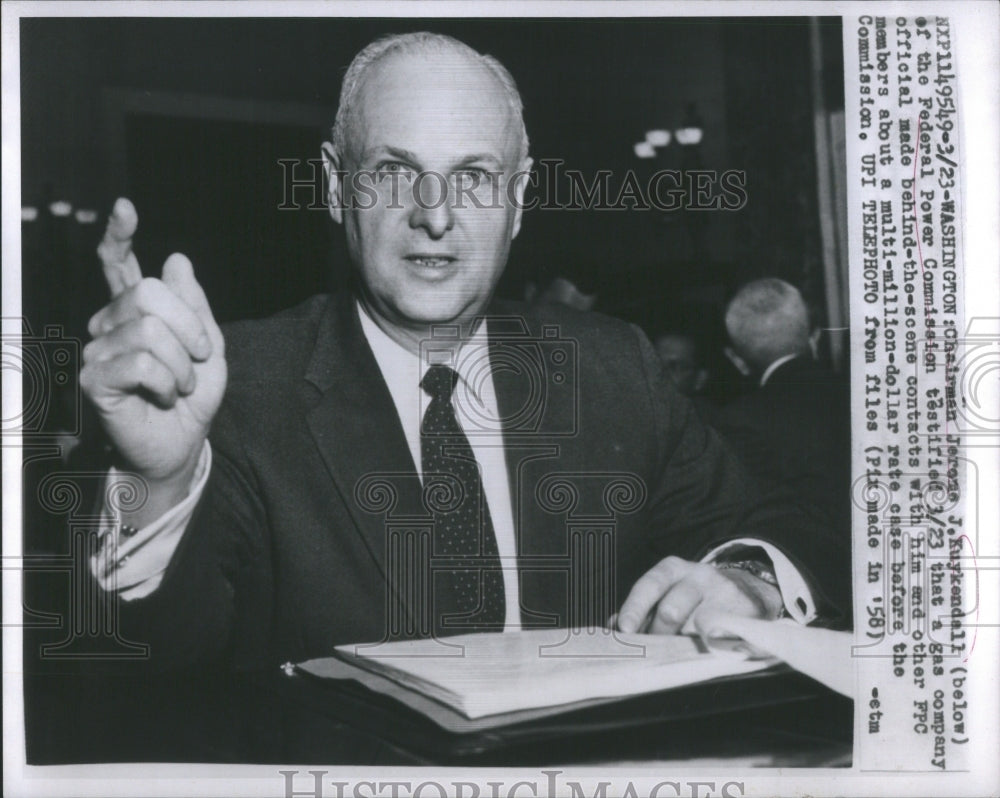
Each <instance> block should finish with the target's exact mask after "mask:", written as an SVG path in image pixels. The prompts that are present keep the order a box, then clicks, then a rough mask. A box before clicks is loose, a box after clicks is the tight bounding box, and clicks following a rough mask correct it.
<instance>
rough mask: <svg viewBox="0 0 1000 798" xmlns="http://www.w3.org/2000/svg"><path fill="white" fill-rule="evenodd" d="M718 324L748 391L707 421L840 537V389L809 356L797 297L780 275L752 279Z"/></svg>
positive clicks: (843, 486) (844, 402) (846, 498)
mask: <svg viewBox="0 0 1000 798" xmlns="http://www.w3.org/2000/svg"><path fill="white" fill-rule="evenodd" d="M725 324H726V331H727V333H728V335H729V340H730V346H729V347H728V348H727V349H726V354H727V356H728V357H729V359H730V360H731V361H732V363H733V364H734V365H735V366H736V368H737V369H738V370H739V371H740V372H741V373H742V374H743V375H744V376H746V377H749V378H750V379H751V380H752V382H753V383H754V389H753V390H751V391H750V392H749V393H747V394H745V395H743V396H741V397H738V398H737V399H735V400H733V401H732V402H730V403H729V404H728V405H726V406H725V407H724V408H723V409H722V410H721V412H720V413H719V414H718V416H717V417H716V418H715V419H714V424H715V426H716V427H717V429H719V430H720V431H721V432H722V433H723V435H724V437H725V438H726V439H727V440H728V441H729V442H730V443H731V444H733V446H734V447H735V449H736V450H737V452H738V454H739V456H740V458H741V459H742V460H743V462H744V464H745V465H746V467H747V469H748V470H749V471H750V472H751V473H752V474H753V475H755V476H756V477H759V478H760V479H762V480H764V481H766V482H770V483H776V484H780V485H782V486H784V487H785V488H787V489H789V490H791V491H792V492H793V493H794V495H795V496H796V497H797V498H798V499H799V501H801V502H802V503H803V504H804V505H805V506H807V507H808V508H809V509H810V510H812V511H814V512H819V513H821V514H822V515H823V516H824V517H825V518H827V519H829V521H830V523H831V524H833V525H834V527H835V528H837V529H838V530H839V532H840V534H842V535H843V536H844V538H845V540H846V539H848V537H849V533H850V529H849V519H850V495H849V491H850V485H849V482H850V473H849V472H850V416H849V407H848V390H847V385H846V383H845V382H843V381H842V380H839V379H838V378H837V377H836V376H835V375H834V374H832V373H831V372H829V371H828V370H826V369H824V368H822V367H821V366H820V365H819V364H818V363H817V362H816V357H815V348H816V340H817V331H816V330H814V329H813V327H812V325H811V324H810V319H809V309H808V307H807V306H806V303H805V300H803V298H802V295H801V294H800V293H799V291H798V289H796V288H795V287H794V286H792V285H790V284H789V283H787V282H785V281H783V280H779V279H777V278H765V279H762V280H755V281H753V282H751V283H748V284H747V285H745V286H743V287H742V288H741V289H740V290H739V291H738V292H737V293H736V295H735V296H734V297H733V298H732V300H730V302H729V304H728V306H727V307H726V315H725Z"/></svg>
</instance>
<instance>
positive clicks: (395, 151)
mask: <svg viewBox="0 0 1000 798" xmlns="http://www.w3.org/2000/svg"><path fill="white" fill-rule="evenodd" d="M382 153H384V154H386V155H391V156H392V157H393V158H399V160H401V161H406V162H407V163H408V164H410V165H411V166H416V165H417V164H418V163H419V159H418V158H417V156H416V154H415V153H412V152H410V151H409V150H404V149H400V148H399V147H389V146H387V145H385V144H377V145H376V146H374V147H366V148H365V150H364V152H362V153H361V160H362V161H367V160H368V159H369V158H371V157H373V156H374V155H379V154H382Z"/></svg>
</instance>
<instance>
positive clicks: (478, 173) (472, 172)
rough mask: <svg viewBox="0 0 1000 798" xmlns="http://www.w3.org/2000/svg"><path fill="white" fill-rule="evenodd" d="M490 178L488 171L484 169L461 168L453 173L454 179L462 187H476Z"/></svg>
mask: <svg viewBox="0 0 1000 798" xmlns="http://www.w3.org/2000/svg"><path fill="white" fill-rule="evenodd" d="M489 179H490V173H489V172H487V171H486V170H485V169H477V168H470V169H462V170H460V171H458V172H456V173H455V181H456V182H457V183H458V184H459V185H460V186H463V187H466V188H478V187H479V186H480V185H482V184H484V183H486V182H488V181H489Z"/></svg>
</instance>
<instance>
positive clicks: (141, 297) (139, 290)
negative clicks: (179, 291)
mask: <svg viewBox="0 0 1000 798" xmlns="http://www.w3.org/2000/svg"><path fill="white" fill-rule="evenodd" d="M159 282H160V281H159V280H157V279H156V278H155V277H143V278H142V279H141V280H140V281H139V282H138V283H136V285H135V288H134V289H133V290H134V292H135V301H136V302H138V303H139V304H140V305H146V304H148V303H150V302H152V301H153V300H154V298H155V297H156V295H157V293H159V286H158V283H159Z"/></svg>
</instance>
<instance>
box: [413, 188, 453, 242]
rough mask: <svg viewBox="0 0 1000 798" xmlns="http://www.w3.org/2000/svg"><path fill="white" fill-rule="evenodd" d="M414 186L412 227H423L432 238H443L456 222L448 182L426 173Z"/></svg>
mask: <svg viewBox="0 0 1000 798" xmlns="http://www.w3.org/2000/svg"><path fill="white" fill-rule="evenodd" d="M413 188H414V190H413V211H412V212H411V213H410V227H412V228H414V229H416V228H418V227H422V228H423V229H424V230H425V231H426V232H427V235H429V236H430V237H431V238H441V237H442V236H443V235H444V234H445V233H447V232H448V231H449V230H451V228H452V227H453V226H454V224H455V216H454V212H453V209H452V207H451V197H450V196H449V192H448V182H447V181H446V180H442V179H435V177H434V176H433V175H429V173H424V174H421V175H420V177H419V178H418V180H417V182H416V184H415V185H414V187H413Z"/></svg>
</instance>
